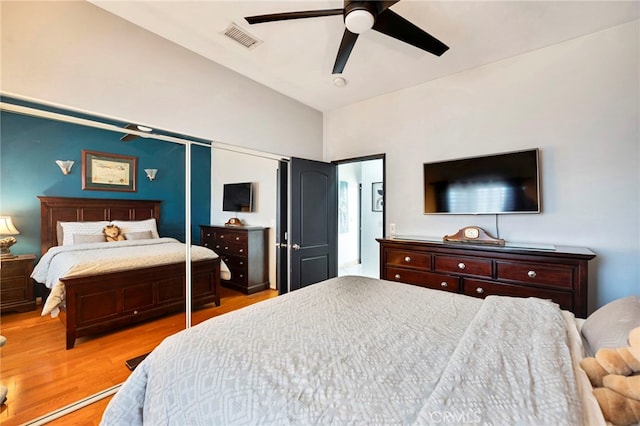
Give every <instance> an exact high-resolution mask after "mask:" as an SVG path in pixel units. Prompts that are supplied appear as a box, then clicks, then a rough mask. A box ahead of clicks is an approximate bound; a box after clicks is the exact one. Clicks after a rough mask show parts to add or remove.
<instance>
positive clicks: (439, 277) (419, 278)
mask: <svg viewBox="0 0 640 426" xmlns="http://www.w3.org/2000/svg"><path fill="white" fill-rule="evenodd" d="M384 279H386V280H389V281H398V282H403V283H408V284H414V285H419V286H421V287H428V288H433V289H436V290H447V291H452V292H454V293H455V292H458V291H459V289H460V279H459V278H458V277H452V276H450V275H443V274H434V273H433V272H424V271H415V270H411V269H402V268H393V267H387V276H386V277H384Z"/></svg>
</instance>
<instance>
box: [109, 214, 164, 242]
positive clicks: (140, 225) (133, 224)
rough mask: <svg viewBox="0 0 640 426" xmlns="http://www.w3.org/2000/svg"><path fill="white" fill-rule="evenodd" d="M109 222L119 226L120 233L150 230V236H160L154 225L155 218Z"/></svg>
mask: <svg viewBox="0 0 640 426" xmlns="http://www.w3.org/2000/svg"><path fill="white" fill-rule="evenodd" d="M111 223H112V224H113V225H116V226H117V227H118V228H120V233H121V234H125V235H126V234H131V233H132V232H144V231H151V238H160V236H159V235H158V229H157V227H156V220H155V219H153V218H151V219H147V220H112V221H111Z"/></svg>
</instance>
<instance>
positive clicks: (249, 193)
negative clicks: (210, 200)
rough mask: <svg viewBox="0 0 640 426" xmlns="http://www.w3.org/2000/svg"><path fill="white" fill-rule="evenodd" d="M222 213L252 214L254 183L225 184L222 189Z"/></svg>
mask: <svg viewBox="0 0 640 426" xmlns="http://www.w3.org/2000/svg"><path fill="white" fill-rule="evenodd" d="M222 211H225V212H252V211H253V183H251V182H242V183H225V184H224V186H223V187H222Z"/></svg>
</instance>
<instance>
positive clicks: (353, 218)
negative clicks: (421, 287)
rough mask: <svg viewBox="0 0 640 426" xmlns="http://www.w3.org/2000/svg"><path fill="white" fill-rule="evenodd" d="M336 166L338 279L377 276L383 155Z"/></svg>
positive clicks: (383, 169) (382, 199) (382, 192)
mask: <svg viewBox="0 0 640 426" xmlns="http://www.w3.org/2000/svg"><path fill="white" fill-rule="evenodd" d="M335 163H336V164H337V165H338V276H344V275H363V276H367V277H373V278H378V277H379V276H380V256H379V247H378V242H377V241H376V238H381V237H382V236H383V233H384V223H385V212H384V204H385V193H384V190H385V185H384V177H385V176H384V175H385V173H384V172H385V167H384V166H385V156H384V154H380V155H373V156H367V157H359V158H352V159H348V160H340V161H336V162H335Z"/></svg>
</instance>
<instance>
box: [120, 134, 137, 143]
mask: <svg viewBox="0 0 640 426" xmlns="http://www.w3.org/2000/svg"><path fill="white" fill-rule="evenodd" d="M137 137H138V135H131V134H126V135H124V136H123V137H121V138H120V140H121V141H123V142H131V141H132V140H134V139H135V138H137Z"/></svg>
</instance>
